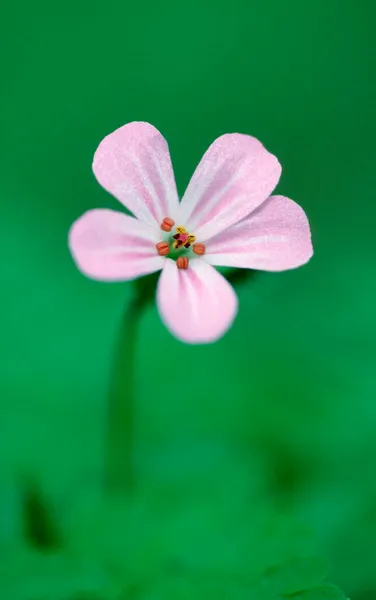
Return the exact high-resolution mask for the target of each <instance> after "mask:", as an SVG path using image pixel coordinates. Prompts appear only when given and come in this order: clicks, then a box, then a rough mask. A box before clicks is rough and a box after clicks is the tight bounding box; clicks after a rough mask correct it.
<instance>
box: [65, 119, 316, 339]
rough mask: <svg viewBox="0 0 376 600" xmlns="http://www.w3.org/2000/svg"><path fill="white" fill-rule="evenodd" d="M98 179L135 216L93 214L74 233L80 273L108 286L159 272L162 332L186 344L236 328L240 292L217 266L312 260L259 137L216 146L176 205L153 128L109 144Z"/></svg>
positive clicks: (265, 266) (118, 135) (115, 136)
mask: <svg viewBox="0 0 376 600" xmlns="http://www.w3.org/2000/svg"><path fill="white" fill-rule="evenodd" d="M93 171H94V174H95V176H96V178H97V180H98V182H99V183H100V184H101V185H102V186H103V188H104V189H105V190H107V191H108V192H110V194H112V195H113V196H115V198H117V199H118V200H119V201H120V202H121V203H122V204H123V205H124V206H125V207H126V208H127V209H129V211H131V212H132V213H133V215H134V217H131V216H128V215H126V214H124V213H122V212H117V211H113V210H109V209H94V210H89V211H88V212H86V213H85V214H84V215H82V216H81V217H80V218H79V219H78V220H77V221H75V223H74V224H73V225H72V228H71V230H70V233H69V246H70V250H71V253H72V255H73V258H74V260H75V262H76V264H77V266H78V268H79V269H80V270H81V271H82V272H83V273H84V274H85V275H86V276H88V277H90V278H92V279H97V280H102V281H127V280H131V279H135V278H137V277H140V276H142V275H146V274H148V273H153V272H155V271H159V270H162V273H161V275H160V277H159V281H158V286H157V306H158V310H159V313H160V315H161V318H162V320H163V322H164V323H165V325H166V327H167V328H168V329H169V330H170V331H171V332H172V333H173V334H174V335H175V336H176V337H177V338H179V339H180V340H183V341H185V342H189V343H205V342H213V341H215V340H217V339H218V338H220V337H221V336H222V335H223V334H224V333H225V332H226V331H227V329H228V328H229V327H230V326H231V324H232V322H233V320H234V318H235V315H236V313H237V310H238V300H237V296H236V293H235V291H234V289H233V288H232V286H231V285H230V284H229V282H228V281H227V280H226V279H225V278H224V277H223V276H222V275H221V274H220V273H219V272H218V271H217V270H216V269H215V268H214V267H215V266H231V267H240V268H246V269H261V270H265V271H283V270H286V269H293V268H295V267H299V266H300V265H302V264H304V263H306V262H307V261H308V260H309V259H310V257H311V256H312V244H311V235H310V228H309V224H308V220H307V217H306V215H305V213H304V211H303V209H302V208H301V207H300V206H298V205H297V204H296V203H295V202H293V201H292V200H289V199H288V198H285V197H284V196H270V194H271V193H272V191H273V190H274V188H275V186H276V185H277V183H278V180H279V178H280V175H281V165H280V164H279V162H278V160H277V158H276V157H275V156H273V154H270V152H268V151H267V150H266V149H265V148H264V146H263V145H262V144H261V143H260V142H259V141H258V140H257V139H255V138H254V137H251V136H248V135H242V134H238V133H234V134H225V135H222V136H221V137H219V138H218V139H216V140H215V141H214V142H213V144H212V145H211V146H210V147H209V149H208V150H207V152H206V153H205V154H204V156H203V158H202V160H201V162H200V163H199V165H198V167H197V168H196V171H195V172H194V174H193V176H192V179H191V181H190V183H189V185H188V188H187V190H186V192H185V194H184V196H183V198H182V200H181V202H179V198H178V194H177V189H176V184H175V178H174V173H173V169H172V164H171V158H170V154H169V150H168V145H167V142H166V141H165V139H164V138H163V136H162V135H161V134H160V133H159V131H157V129H155V127H153V126H152V125H149V124H148V123H142V122H134V123H129V124H127V125H124V126H123V127H120V128H119V129H117V130H116V131H114V132H113V133H111V134H110V135H108V136H107V137H105V138H104V140H103V141H102V142H101V143H100V144H99V147H98V149H97V151H96V152H95V155H94V161H93Z"/></svg>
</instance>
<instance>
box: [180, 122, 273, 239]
mask: <svg viewBox="0 0 376 600" xmlns="http://www.w3.org/2000/svg"><path fill="white" fill-rule="evenodd" d="M280 175H281V165H280V164H279V162H278V160H277V159H276V157H275V156H273V154H270V152H268V151H267V150H266V149H265V148H264V146H263V145H262V144H261V142H259V141H258V140H256V138H254V137H251V136H248V135H242V134H239V133H232V134H226V135H222V136H221V137H219V138H218V139H217V140H215V142H214V143H213V144H212V145H211V146H210V147H209V149H208V150H207V152H206V153H205V155H204V157H203V158H202V160H201V162H200V164H199V165H198V167H197V169H196V171H195V172H194V174H193V177H192V179H191V181H190V183H189V186H188V188H187V191H186V192H185V195H184V197H183V199H182V202H181V207H180V215H179V217H180V221H179V222H181V224H182V225H185V226H186V227H187V229H188V230H189V232H191V233H194V234H195V235H196V237H197V240H198V241H199V242H203V241H205V240H207V239H208V238H210V237H212V236H213V235H216V234H217V233H219V232H220V231H223V230H224V229H226V228H227V227H230V225H233V224H234V223H237V222H238V221H240V219H243V218H244V217H245V216H246V215H248V214H249V213H250V212H252V211H253V210H255V209H256V208H257V207H258V206H259V205H260V204H261V203H262V202H263V201H264V200H266V198H268V196H269V195H270V194H271V192H272V191H273V190H274V188H275V186H276V185H277V183H278V180H279V178H280Z"/></svg>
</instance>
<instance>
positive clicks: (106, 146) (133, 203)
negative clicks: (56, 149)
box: [93, 122, 179, 228]
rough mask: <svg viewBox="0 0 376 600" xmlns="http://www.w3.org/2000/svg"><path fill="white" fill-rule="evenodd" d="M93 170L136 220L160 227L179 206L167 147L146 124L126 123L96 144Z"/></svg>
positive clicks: (155, 130)
mask: <svg viewBox="0 0 376 600" xmlns="http://www.w3.org/2000/svg"><path fill="white" fill-rule="evenodd" d="M93 171H94V174H95V176H96V178H97V180H98V182H99V183H100V184H101V185H102V186H103V187H104V189H105V190H107V191H108V192H110V194H112V195H113V196H115V198H117V199H118V200H120V202H122V203H123V204H124V206H126V207H127V208H128V209H129V210H130V211H131V212H132V213H133V214H134V215H135V216H136V217H137V218H138V219H140V220H141V221H145V223H148V224H149V225H157V227H158V228H159V226H160V224H161V222H162V220H163V219H164V218H165V217H171V218H172V219H175V215H176V213H177V209H178V206H179V200H178V194H177V190H176V184H175V178H174V173H173V169H172V164H171V158H170V153H169V150H168V145H167V142H166V140H165V139H164V137H163V136H162V135H161V134H160V133H159V131H158V130H157V129H155V127H153V126H152V125H149V123H142V122H134V123H128V124H127V125H124V126H123V127H120V129H116V131H114V132H113V133H111V134H110V135H108V136H107V137H105V138H104V140H102V142H101V143H100V144H99V146H98V149H97V151H96V152H95V155H94V161H93Z"/></svg>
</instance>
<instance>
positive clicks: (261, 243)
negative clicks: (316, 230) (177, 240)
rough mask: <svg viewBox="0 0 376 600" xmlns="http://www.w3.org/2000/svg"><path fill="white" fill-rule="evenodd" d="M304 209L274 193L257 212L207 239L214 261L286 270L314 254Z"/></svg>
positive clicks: (207, 256)
mask: <svg viewBox="0 0 376 600" xmlns="http://www.w3.org/2000/svg"><path fill="white" fill-rule="evenodd" d="M312 254H313V250H312V242H311V232H310V228H309V223H308V219H307V217H306V214H305V212H304V210H303V209H302V208H301V207H300V206H299V205H298V204H296V203H295V202H293V200H290V199H289V198H285V197H284V196H271V197H270V198H268V199H267V200H266V202H264V203H263V204H262V205H261V206H260V207H259V208H258V209H257V210H256V211H255V212H253V213H252V214H251V215H249V216H248V217H246V218H245V219H243V220H242V221H240V222H239V223H237V224H236V225H232V227H230V228H229V229H227V230H226V231H223V232H222V233H219V234H218V235H216V236H215V237H213V238H211V239H210V240H209V241H208V242H207V243H206V253H205V260H206V261H207V262H208V263H209V264H211V265H221V266H229V267H245V268H247V269H260V270H263V271H284V270H286V269H294V268H296V267H300V266H301V265H303V264H304V263H306V262H307V261H308V260H309V259H310V258H311V256H312Z"/></svg>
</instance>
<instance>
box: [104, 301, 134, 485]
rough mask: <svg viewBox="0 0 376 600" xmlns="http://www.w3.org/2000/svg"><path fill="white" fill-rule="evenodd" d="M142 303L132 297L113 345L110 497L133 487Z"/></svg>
mask: <svg viewBox="0 0 376 600" xmlns="http://www.w3.org/2000/svg"><path fill="white" fill-rule="evenodd" d="M142 306H143V303H142V301H140V298H139V297H138V296H137V295H136V296H135V297H134V298H133V299H132V300H131V301H130V303H129V304H128V306H127V307H126V309H125V311H124V315H123V319H122V326H121V327H120V332H119V337H118V340H117V343H116V345H115V355H114V363H113V370H112V376H111V381H110V389H109V396H108V413H107V432H106V440H105V444H106V447H105V465H104V476H105V482H104V485H105V489H106V491H107V492H110V493H124V492H125V493H127V494H128V495H129V494H131V493H132V491H133V489H134V487H135V485H136V477H135V470H134V440H135V414H134V409H135V407H134V364H135V351H136V339H137V327H138V324H139V320H140V316H141V312H142Z"/></svg>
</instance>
